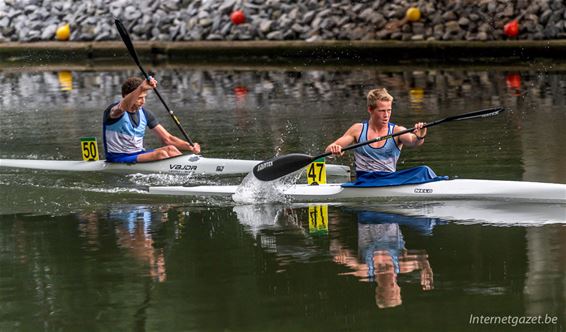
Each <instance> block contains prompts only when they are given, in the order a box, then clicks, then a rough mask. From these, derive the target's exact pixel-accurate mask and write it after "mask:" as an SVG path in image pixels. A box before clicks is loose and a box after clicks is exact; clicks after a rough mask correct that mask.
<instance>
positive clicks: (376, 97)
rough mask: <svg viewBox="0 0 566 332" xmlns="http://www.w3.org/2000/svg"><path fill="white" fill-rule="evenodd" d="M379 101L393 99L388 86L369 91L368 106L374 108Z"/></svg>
mask: <svg viewBox="0 0 566 332" xmlns="http://www.w3.org/2000/svg"><path fill="white" fill-rule="evenodd" d="M378 101H393V97H392V96H391V95H390V94H389V93H388V92H387V89H386V88H379V89H373V90H371V91H370V92H368V108H371V109H374V108H375V107H376V106H377V102H378Z"/></svg>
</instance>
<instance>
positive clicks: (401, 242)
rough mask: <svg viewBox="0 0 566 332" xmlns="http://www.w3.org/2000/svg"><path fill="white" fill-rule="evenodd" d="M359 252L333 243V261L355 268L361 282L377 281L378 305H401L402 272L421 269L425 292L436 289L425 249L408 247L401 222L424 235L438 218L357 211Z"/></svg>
mask: <svg viewBox="0 0 566 332" xmlns="http://www.w3.org/2000/svg"><path fill="white" fill-rule="evenodd" d="M357 219H358V253H357V254H356V253H354V252H352V251H351V250H349V249H347V248H346V247H345V246H343V245H342V244H341V243H340V242H339V241H337V240H333V241H332V242H331V246H330V250H331V253H332V255H333V257H334V262H336V263H339V264H343V265H345V266H347V267H349V268H350V269H352V270H353V272H351V273H346V275H354V276H356V277H358V278H360V279H361V280H362V281H368V282H375V283H376V287H375V303H376V305H377V307H378V308H392V307H396V306H399V305H401V304H402V302H403V301H402V297H401V287H400V285H399V281H398V277H399V275H400V274H407V275H409V274H412V273H415V272H417V271H418V272H419V279H420V285H421V288H422V290H423V291H430V290H432V289H433V288H434V278H433V272H432V267H431V265H430V262H429V260H428V254H427V252H426V250H424V249H407V248H406V243H405V239H404V237H403V234H402V232H401V228H400V225H404V226H407V227H410V228H411V229H413V230H414V231H416V232H418V233H419V234H421V235H431V234H432V229H433V227H434V226H435V225H436V222H437V221H436V220H435V219H430V218H414V217H405V216H401V215H395V214H389V213H382V212H374V211H358V212H357Z"/></svg>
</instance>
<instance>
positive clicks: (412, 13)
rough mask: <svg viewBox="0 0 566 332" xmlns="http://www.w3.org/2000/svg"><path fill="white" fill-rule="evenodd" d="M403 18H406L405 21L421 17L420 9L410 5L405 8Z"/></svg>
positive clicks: (412, 20) (416, 19) (414, 20)
mask: <svg viewBox="0 0 566 332" xmlns="http://www.w3.org/2000/svg"><path fill="white" fill-rule="evenodd" d="M405 18H406V19H407V21H410V22H416V21H418V20H419V19H420V18H421V11H420V10H419V9H418V8H417V7H411V8H409V9H407V13H406V14H405Z"/></svg>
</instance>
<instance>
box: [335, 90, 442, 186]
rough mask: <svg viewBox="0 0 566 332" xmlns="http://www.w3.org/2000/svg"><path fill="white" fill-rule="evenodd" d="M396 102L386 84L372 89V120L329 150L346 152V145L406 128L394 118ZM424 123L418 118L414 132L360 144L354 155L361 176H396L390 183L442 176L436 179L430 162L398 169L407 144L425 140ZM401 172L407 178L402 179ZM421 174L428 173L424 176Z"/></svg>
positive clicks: (358, 125) (354, 128) (369, 107)
mask: <svg viewBox="0 0 566 332" xmlns="http://www.w3.org/2000/svg"><path fill="white" fill-rule="evenodd" d="M392 104H393V97H392V96H391V95H390V94H389V93H388V92H387V90H386V89H385V88H379V89H374V90H371V91H370V92H369V93H368V95H367V111H368V113H369V120H367V121H364V122H361V123H355V124H354V125H352V126H351V127H350V128H349V129H348V130H347V131H346V132H345V133H344V135H342V137H340V138H338V139H337V140H336V141H334V142H333V143H332V144H330V145H328V147H327V148H326V152H331V153H332V154H333V155H343V154H344V153H343V152H342V148H343V147H346V146H348V145H351V144H354V143H360V142H365V141H369V140H372V139H374V138H377V137H383V136H387V135H390V134H394V133H397V132H400V131H403V130H406V128H405V127H403V126H399V125H396V124H394V123H392V122H390V119H391V112H392ZM423 126H424V123H423V122H418V123H416V124H415V126H414V127H415V130H414V131H413V132H410V133H406V134H403V135H400V136H396V137H392V138H388V139H387V140H382V141H377V142H374V143H372V144H368V145H363V146H361V147H358V148H356V149H355V150H354V158H355V168H356V176H357V178H358V179H365V180H368V181H374V180H376V179H379V181H381V182H383V181H382V180H383V179H384V178H388V179H392V178H395V179H394V180H393V182H392V183H390V184H388V185H395V184H403V183H419V182H427V181H430V180H433V179H434V180H440V179H436V174H434V172H432V170H431V169H430V168H428V167H426V166H422V167H417V168H415V169H410V171H409V170H404V171H402V172H396V171H397V160H398V159H399V155H400V154H401V149H402V148H403V147H404V146H407V147H418V146H421V145H423V144H424V141H425V137H426V134H427V128H423ZM405 171H408V172H405ZM393 173H394V174H393ZM398 173H403V174H398ZM370 175H371V176H370ZM397 175H400V176H401V177H402V178H403V177H405V178H403V179H401V180H398V179H397V178H398V176H397ZM421 176H424V177H422V178H420V177H421ZM406 177H409V178H410V180H409V181H410V182H407V180H406ZM418 178H420V179H418ZM415 181H417V182H415ZM360 185H361V183H360ZM372 186H373V185H372Z"/></svg>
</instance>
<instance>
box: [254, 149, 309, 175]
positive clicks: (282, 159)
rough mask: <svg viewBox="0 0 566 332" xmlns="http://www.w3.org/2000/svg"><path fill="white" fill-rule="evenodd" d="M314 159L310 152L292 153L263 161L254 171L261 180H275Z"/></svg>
mask: <svg viewBox="0 0 566 332" xmlns="http://www.w3.org/2000/svg"><path fill="white" fill-rule="evenodd" d="M313 161H314V159H313V157H311V156H309V155H308V154H302V153H291V154H287V155H284V156H279V157H275V158H273V159H270V160H266V161H262V162H261V163H259V164H257V165H255V166H254V169H253V173H254V175H255V177H256V178H258V179H259V180H261V181H273V180H275V179H278V178H280V177H282V176H285V175H287V174H291V173H293V172H295V171H298V170H300V169H301V168H303V167H305V166H307V165H308V164H310V163H312V162H313Z"/></svg>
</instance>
